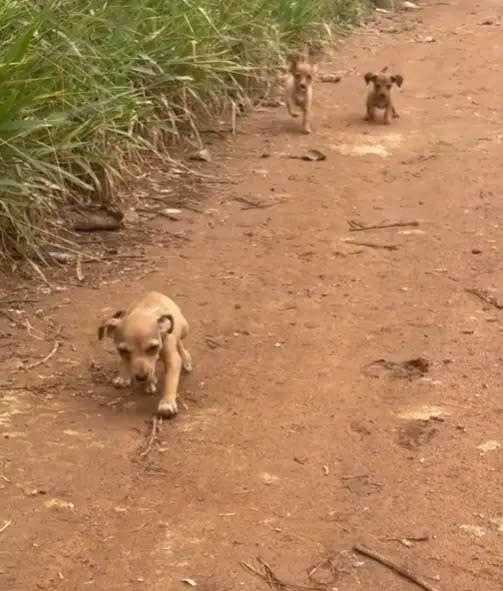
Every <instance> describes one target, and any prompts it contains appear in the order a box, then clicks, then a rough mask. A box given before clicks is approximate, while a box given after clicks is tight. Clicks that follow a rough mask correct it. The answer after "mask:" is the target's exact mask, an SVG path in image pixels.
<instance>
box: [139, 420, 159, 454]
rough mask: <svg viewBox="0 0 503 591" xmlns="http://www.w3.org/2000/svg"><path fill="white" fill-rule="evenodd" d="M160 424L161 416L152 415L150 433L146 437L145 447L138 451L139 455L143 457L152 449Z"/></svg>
mask: <svg viewBox="0 0 503 591" xmlns="http://www.w3.org/2000/svg"><path fill="white" fill-rule="evenodd" d="M161 425H162V418H161V417H154V418H153V419H152V428H151V430H150V435H149V437H148V440H147V443H146V445H145V448H144V449H143V451H141V452H140V457H142V458H144V457H145V456H147V455H148V454H149V453H150V452H151V451H152V448H153V447H154V445H155V443H156V441H157V438H158V435H159V429H160V427H161Z"/></svg>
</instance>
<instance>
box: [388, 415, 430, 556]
mask: <svg viewBox="0 0 503 591" xmlns="http://www.w3.org/2000/svg"><path fill="white" fill-rule="evenodd" d="M432 418H433V417H432ZM429 539H430V536H402V537H401V538H397V537H394V538H382V540H383V542H398V543H399V544H402V546H405V547H406V548H410V547H411V546H412V542H427V541H428V540H429Z"/></svg>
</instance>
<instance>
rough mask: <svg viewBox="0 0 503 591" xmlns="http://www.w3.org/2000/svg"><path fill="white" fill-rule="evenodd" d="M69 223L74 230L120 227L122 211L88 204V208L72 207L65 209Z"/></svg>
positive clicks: (122, 219)
mask: <svg viewBox="0 0 503 591" xmlns="http://www.w3.org/2000/svg"><path fill="white" fill-rule="evenodd" d="M66 216H67V218H68V219H69V220H70V225H71V227H72V229H73V230H75V231H76V232H102V231H113V230H119V229H120V228H122V225H123V221H124V213H123V212H122V211H120V210H117V209H111V208H109V207H105V206H104V205H100V206H94V207H91V206H89V208H88V209H72V210H67V211H66Z"/></svg>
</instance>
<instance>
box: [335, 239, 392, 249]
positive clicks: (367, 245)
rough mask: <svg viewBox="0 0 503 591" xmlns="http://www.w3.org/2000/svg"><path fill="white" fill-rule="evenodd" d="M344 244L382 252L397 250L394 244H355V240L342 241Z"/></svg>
mask: <svg viewBox="0 0 503 591" xmlns="http://www.w3.org/2000/svg"><path fill="white" fill-rule="evenodd" d="M344 242H345V243H346V244H352V245H354V246H366V247H367V248H376V249H382V250H398V246H397V245H396V244H376V243H375V242H357V241H356V240H344Z"/></svg>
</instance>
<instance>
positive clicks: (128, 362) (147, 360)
mask: <svg viewBox="0 0 503 591" xmlns="http://www.w3.org/2000/svg"><path fill="white" fill-rule="evenodd" d="M188 331H189V325H188V323H187V321H186V320H185V318H184V317H183V314H182V313H181V311H180V308H179V307H178V306H177V305H176V304H175V302H173V300H171V299H170V298H168V297H166V296H165V295H163V294H161V293H158V292H155V291H150V292H148V293H146V294H145V295H144V296H142V297H141V298H140V299H139V300H137V301H136V302H134V303H133V304H132V305H131V306H130V307H129V308H128V309H127V310H120V311H118V312H116V313H115V314H114V315H113V316H112V317H111V318H108V320H104V321H103V322H102V323H101V325H100V327H99V329H98V338H99V339H100V340H102V339H103V337H104V336H105V335H106V336H109V337H112V338H113V341H114V343H115V346H116V347H117V351H118V353H119V355H120V369H119V375H118V376H117V377H116V378H114V380H113V383H114V385H115V386H117V387H125V386H129V385H130V384H131V381H132V378H135V379H136V380H138V381H140V382H145V391H146V392H148V393H151V394H153V393H154V392H155V391H156V389H157V379H156V377H155V369H156V364H157V360H158V359H161V361H162V363H163V365H164V383H163V391H162V395H161V401H160V402H159V407H158V412H159V414H160V415H163V416H168V417H169V416H173V415H175V414H176V413H177V412H178V406H177V403H176V396H177V390H178V382H179V379H180V373H181V370H182V367H183V369H185V371H187V372H190V371H192V360H191V357H190V353H189V352H188V351H187V349H185V347H184V346H183V343H182V340H183V339H184V338H185V337H186V336H187V333H188Z"/></svg>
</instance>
